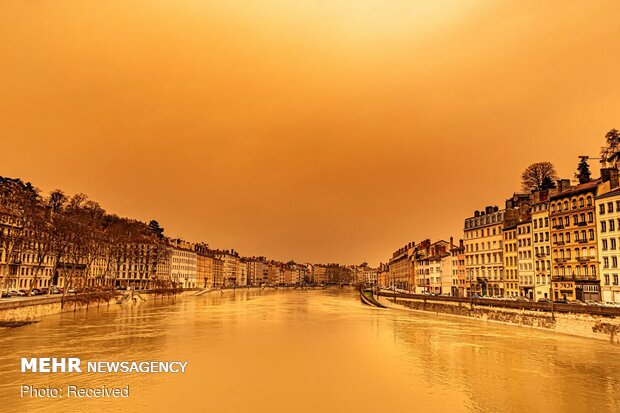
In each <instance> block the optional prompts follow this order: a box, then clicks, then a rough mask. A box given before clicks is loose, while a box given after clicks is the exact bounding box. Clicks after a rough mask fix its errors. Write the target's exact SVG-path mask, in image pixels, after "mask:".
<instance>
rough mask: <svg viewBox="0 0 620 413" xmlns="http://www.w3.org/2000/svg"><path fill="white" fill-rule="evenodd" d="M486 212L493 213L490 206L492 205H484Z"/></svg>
mask: <svg viewBox="0 0 620 413" xmlns="http://www.w3.org/2000/svg"><path fill="white" fill-rule="evenodd" d="M486 213H487V214H491V213H493V207H492V206H488V207H486Z"/></svg>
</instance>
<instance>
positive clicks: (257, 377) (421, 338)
mask: <svg viewBox="0 0 620 413" xmlns="http://www.w3.org/2000/svg"><path fill="white" fill-rule="evenodd" d="M36 356H39V357H45V356H55V357H63V356H64V357H67V356H75V357H80V358H81V359H82V360H137V361H148V360H183V361H189V365H188V371H187V373H186V374H182V375H179V374H177V375H172V374H168V375H166V374H116V375H113V374H93V373H82V374H33V373H24V374H22V373H20V372H19V360H20V357H36ZM22 384H30V385H34V386H47V385H52V386H58V387H63V386H66V385H68V384H75V385H79V386H85V387H94V386H101V385H106V386H108V387H110V386H126V385H129V386H130V397H129V398H128V399H123V400H118V399H115V400H101V399H74V398H59V399H29V398H23V399H22V398H20V396H19V390H20V385H22ZM121 409H122V410H125V411H132V412H134V411H148V412H158V411H171V410H174V409H176V410H178V411H207V412H209V411H210V412H360V411H368V412H371V411H376V412H416V411H419V412H425V413H432V412H489V413H500V412H548V413H553V412H562V413H564V412H584V413H585V412H588V413H589V412H599V413H602V412H618V411H620V349H619V348H618V347H614V346H612V345H610V344H607V343H602V342H597V341H592V340H587V339H580V338H573V337H570V336H563V335H554V334H551V333H546V332H539V331H530V330H528V329H524V328H518V327H508V326H501V325H492V324H486V323H482V322H477V321H468V320H460V319H452V318H445V317H441V316H440V317H437V316H435V315H432V314H429V315H426V314H414V313H407V312H401V311H397V310H378V309H372V308H368V307H365V306H363V305H362V304H361V303H359V300H358V298H357V295H356V293H355V292H354V291H353V290H351V289H349V290H339V289H331V290H329V289H328V290H310V291H264V292H258V291H253V292H248V291H237V292H236V293H233V292H226V293H225V294H224V295H220V293H210V294H208V295H205V296H201V297H182V298H177V299H176V300H170V301H166V302H159V303H150V302H149V303H147V304H141V305H137V306H129V305H112V306H110V307H101V308H99V309H92V308H91V309H90V310H89V311H88V312H77V313H75V314H74V313H67V314H62V315H55V316H49V317H46V318H45V319H44V320H43V321H41V322H40V323H37V324H33V325H29V326H24V327H20V328H16V329H11V330H4V331H0V411H3V412H10V411H25V412H31V411H32V412H39V411H40V412H45V411H50V412H51V411H54V412H59V411H63V412H83V411H119V410H121Z"/></svg>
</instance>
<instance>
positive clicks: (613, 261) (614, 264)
mask: <svg viewBox="0 0 620 413" xmlns="http://www.w3.org/2000/svg"><path fill="white" fill-rule="evenodd" d="M611 268H618V257H616V256H615V255H614V256H613V257H611Z"/></svg>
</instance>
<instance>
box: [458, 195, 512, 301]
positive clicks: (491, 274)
mask: <svg viewBox="0 0 620 413" xmlns="http://www.w3.org/2000/svg"><path fill="white" fill-rule="evenodd" d="M505 212H506V211H505V210H500V209H499V208H498V207H497V206H495V207H492V206H488V207H486V208H485V209H484V210H483V211H475V212H474V215H473V216H472V217H469V218H467V219H465V226H464V235H465V239H464V244H465V271H466V275H467V281H468V284H469V285H470V291H468V295H469V294H481V295H503V294H504V260H503V233H502V230H503V227H504V215H505Z"/></svg>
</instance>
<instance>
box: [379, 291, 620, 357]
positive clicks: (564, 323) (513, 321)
mask: <svg viewBox="0 0 620 413" xmlns="http://www.w3.org/2000/svg"><path fill="white" fill-rule="evenodd" d="M376 299H377V300H378V301H379V302H380V303H381V304H383V305H385V306H386V307H388V308H392V309H399V310H405V311H416V312H421V313H426V314H428V313H435V314H436V315H437V316H449V317H461V318H469V319H475V320H480V321H485V322H491V323H500V324H504V325H512V326H519V327H526V328H533V329H537V330H544V331H551V332H555V333H561V334H568V335H572V336H578V337H583V338H591V339H596V340H601V341H607V342H609V343H612V344H616V345H620V320H619V319H618V318H615V317H606V316H600V315H592V314H573V313H555V314H551V313H548V312H542V311H532V310H525V309H513V308H502V307H486V306H482V305H475V306H473V308H472V306H470V305H469V304H467V303H463V302H451V301H434V300H432V299H426V300H424V299H419V298H409V297H386V296H377V297H376Z"/></svg>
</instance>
